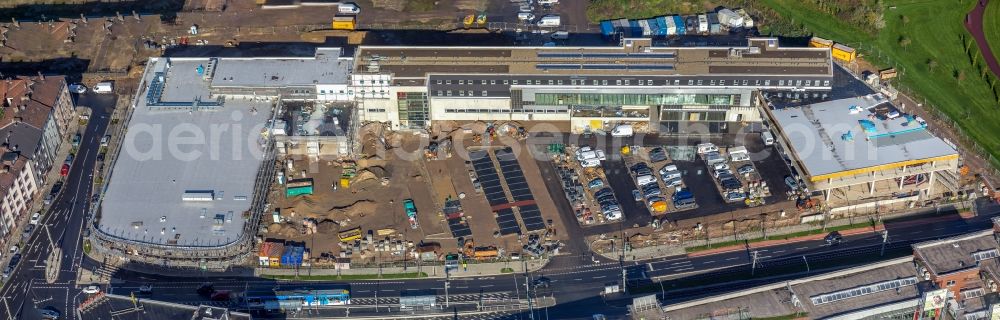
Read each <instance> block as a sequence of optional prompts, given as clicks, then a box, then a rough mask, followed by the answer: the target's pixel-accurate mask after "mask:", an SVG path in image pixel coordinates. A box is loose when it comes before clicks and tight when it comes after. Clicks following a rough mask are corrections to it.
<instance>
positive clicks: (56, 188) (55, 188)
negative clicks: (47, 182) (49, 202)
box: [49, 181, 63, 195]
mask: <svg viewBox="0 0 1000 320" xmlns="http://www.w3.org/2000/svg"><path fill="white" fill-rule="evenodd" d="M62 186H63V183H62V181H57V182H56V184H54V185H52V191H51V192H49V194H53V195H54V194H57V193H59V190H62Z"/></svg>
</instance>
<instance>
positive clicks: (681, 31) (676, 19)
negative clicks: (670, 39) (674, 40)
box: [674, 16, 687, 34]
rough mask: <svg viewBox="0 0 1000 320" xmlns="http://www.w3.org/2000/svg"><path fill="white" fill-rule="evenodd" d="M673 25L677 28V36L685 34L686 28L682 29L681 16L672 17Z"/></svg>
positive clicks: (682, 21)
mask: <svg viewBox="0 0 1000 320" xmlns="http://www.w3.org/2000/svg"><path fill="white" fill-rule="evenodd" d="M674 25H675V26H677V34H685V33H687V30H686V28H684V19H683V18H681V16H674Z"/></svg>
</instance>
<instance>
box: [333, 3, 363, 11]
mask: <svg viewBox="0 0 1000 320" xmlns="http://www.w3.org/2000/svg"><path fill="white" fill-rule="evenodd" d="M337 13H340V14H358V13H361V8H359V7H358V5H356V4H353V3H341V4H338V5H337Z"/></svg>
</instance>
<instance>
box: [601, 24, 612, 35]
mask: <svg viewBox="0 0 1000 320" xmlns="http://www.w3.org/2000/svg"><path fill="white" fill-rule="evenodd" d="M601 34H602V35H604V36H605V37H610V36H611V35H614V34H615V26H614V25H612V24H611V20H605V21H601Z"/></svg>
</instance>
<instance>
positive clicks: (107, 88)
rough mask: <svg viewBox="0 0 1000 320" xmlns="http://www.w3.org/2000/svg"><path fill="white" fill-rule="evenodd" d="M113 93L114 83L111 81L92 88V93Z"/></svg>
mask: <svg viewBox="0 0 1000 320" xmlns="http://www.w3.org/2000/svg"><path fill="white" fill-rule="evenodd" d="M113 91H115V83H114V82H111V81H102V82H98V83H97V85H95V86H94V93H111V92H113Z"/></svg>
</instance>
